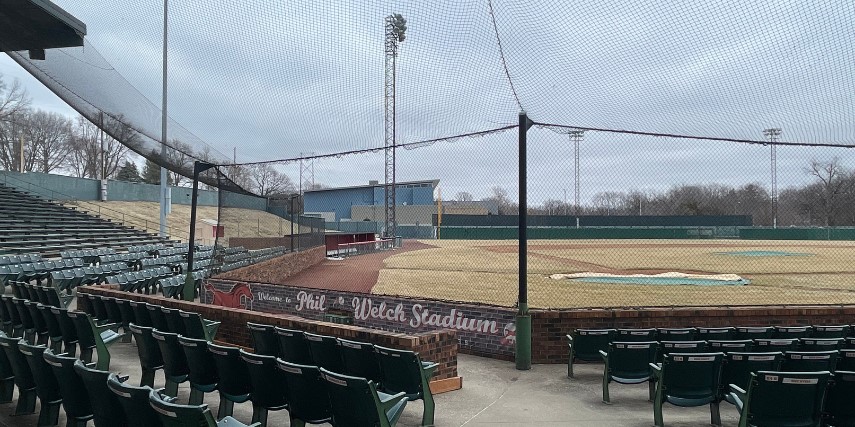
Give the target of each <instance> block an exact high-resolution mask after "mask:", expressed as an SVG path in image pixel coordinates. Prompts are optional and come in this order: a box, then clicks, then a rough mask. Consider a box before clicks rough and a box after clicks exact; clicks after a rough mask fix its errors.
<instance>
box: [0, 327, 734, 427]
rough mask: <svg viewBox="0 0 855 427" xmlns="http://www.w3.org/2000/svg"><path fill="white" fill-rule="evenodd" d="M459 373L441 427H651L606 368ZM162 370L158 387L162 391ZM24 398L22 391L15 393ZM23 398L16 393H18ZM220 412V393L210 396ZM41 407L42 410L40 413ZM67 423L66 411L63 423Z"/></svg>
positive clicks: (640, 391)
mask: <svg viewBox="0 0 855 427" xmlns="http://www.w3.org/2000/svg"><path fill="white" fill-rule="evenodd" d="M111 353H112V360H111V370H112V371H113V372H120V373H122V374H125V375H130V377H131V378H130V380H129V381H131V382H132V383H133V384H138V382H139V377H140V368H139V361H138V359H137V351H136V347H134V346H133V345H132V344H125V343H118V344H116V345H114V346H113V347H111ZM459 371H460V374H461V375H462V376H463V389H461V390H458V391H454V392H449V393H444V394H441V395H437V396H436V425H437V426H471V427H474V426H620V427H623V426H627V427H629V426H651V425H653V410H652V404H651V403H649V402H647V386H646V385H645V384H642V385H634V386H627V385H620V384H616V385H614V387H612V388H611V395H612V404H611V405H605V404H603V403H602V402H601V400H600V399H601V378H602V365H599V364H588V365H579V366H578V368H577V370H576V379H574V380H570V379H568V378H567V377H566V372H567V371H566V366H565V365H535V366H534V367H533V369H532V370H530V371H517V370H516V369H515V368H514V365H513V363H509V362H503V361H497V360H492V359H485V358H480V357H474V356H467V355H460V359H459ZM163 381H164V380H163V373H162V372H158V375H157V377H156V379H155V385H156V386H158V387H160V386H162V385H163ZM179 390H180V391H179V402H182V403H183V402H186V401H187V399H188V397H189V391H188V385H187V384H186V383H185V384H182V385H181V387H180V389H179ZM16 394H17V392H16ZM16 398H17V395H16ZM205 401H206V403H208V405H210V407H211V408H212V411H213V412H214V413H215V414H216V408H217V405H218V397H217V395H216V393H212V394H208V395H207V396H206V398H205ZM37 409H38V407H37ZM13 411H14V403H9V404H5V405H0V426H10V427H11V426H15V427H20V426H35V425H36V421H37V415H26V416H20V417H11V416H10V414H11V413H12V412H13ZM421 414H422V404H421V402H412V403H410V404H408V405H407V408H406V409H405V411H404V415H403V416H402V419H401V421H400V422H399V424H398V425H399V426H419V425H420V424H421ZM721 414H722V420H723V422H724V425H725V426H735V425H736V424H737V421H738V415H737V413H736V409H735V408H734V407H733V406H731V405H729V404H727V403H723V404H722V406H721ZM251 417H252V408H251V405H250V404H249V403H248V402H247V403H244V404H236V405H235V418H237V419H238V420H240V421H242V422H249V420H250V419H251ZM664 417H665V423H666V425H668V426H674V427H677V426H683V427H687V426H703V425H708V423H709V409H708V407H700V408H677V407H674V406H666V407H665V410H664ZM64 424H65V419H64V413H62V411H61V412H60V425H64ZM90 425H91V424H90ZM268 425H270V426H271V427H272V426H287V425H289V422H288V414H287V412H286V411H281V412H271V413H270V418H269V424H268Z"/></svg>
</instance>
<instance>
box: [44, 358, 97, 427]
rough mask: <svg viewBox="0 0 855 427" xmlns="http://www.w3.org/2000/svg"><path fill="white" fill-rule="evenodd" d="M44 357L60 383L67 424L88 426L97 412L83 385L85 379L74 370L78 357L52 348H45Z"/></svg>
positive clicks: (80, 426) (74, 426) (69, 425)
mask: <svg viewBox="0 0 855 427" xmlns="http://www.w3.org/2000/svg"><path fill="white" fill-rule="evenodd" d="M43 357H44V359H45V362H47V364H48V365H50V367H51V370H52V371H53V374H54V376H55V377H56V381H57V384H58V385H59V393H60V395H62V408H63V409H64V410H65V416H66V419H67V420H68V421H67V424H66V426H67V427H72V426H73V427H78V426H79V427H86V425H87V423H88V421H89V420H91V419H92V418H94V417H95V414H94V413H93V412H92V403H91V401H90V400H89V394H88V393H87V392H86V386H84V385H83V380H82V379H80V375H77V371H75V370H74V364H75V362H77V358H76V357H73V356H66V355H64V354H54V353H53V352H52V351H50V350H45V351H44V354H43Z"/></svg>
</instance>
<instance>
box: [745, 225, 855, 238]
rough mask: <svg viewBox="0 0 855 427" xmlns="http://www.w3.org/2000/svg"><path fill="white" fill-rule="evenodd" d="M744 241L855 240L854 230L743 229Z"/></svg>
mask: <svg viewBox="0 0 855 427" xmlns="http://www.w3.org/2000/svg"><path fill="white" fill-rule="evenodd" d="M739 238H740V239H746V240H855V228H744V229H741V230H739Z"/></svg>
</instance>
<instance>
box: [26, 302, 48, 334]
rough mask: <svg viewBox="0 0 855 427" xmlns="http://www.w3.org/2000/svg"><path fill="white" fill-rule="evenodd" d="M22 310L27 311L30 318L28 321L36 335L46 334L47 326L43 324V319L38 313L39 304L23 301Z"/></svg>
mask: <svg viewBox="0 0 855 427" xmlns="http://www.w3.org/2000/svg"><path fill="white" fill-rule="evenodd" d="M24 308H26V309H27V313H28V314H29V316H30V319H31V320H32V322H33V329H34V330H35V331H36V334H38V335H42V336H44V334H47V332H48V329H47V324H45V319H44V317H43V316H42V313H41V312H40V311H39V302H38V301H24Z"/></svg>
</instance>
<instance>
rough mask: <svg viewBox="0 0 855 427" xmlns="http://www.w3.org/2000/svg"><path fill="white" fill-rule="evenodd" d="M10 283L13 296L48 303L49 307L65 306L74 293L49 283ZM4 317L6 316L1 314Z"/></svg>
mask: <svg viewBox="0 0 855 427" xmlns="http://www.w3.org/2000/svg"><path fill="white" fill-rule="evenodd" d="M10 284H11V285H12V295H14V296H15V298H21V299H27V300H30V301H35V302H39V303H42V304H44V305H49V306H51V307H60V308H67V307H68V305H69V304H70V303H71V301H72V300H73V299H74V295H71V294H67V293H63V292H60V291H59V289H57V288H56V287H54V286H51V285H44V286H43V285H38V284H32V283H23V282H10ZM3 319H6V316H3Z"/></svg>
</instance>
